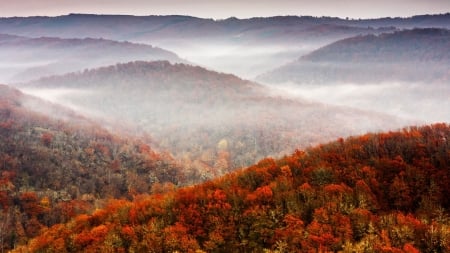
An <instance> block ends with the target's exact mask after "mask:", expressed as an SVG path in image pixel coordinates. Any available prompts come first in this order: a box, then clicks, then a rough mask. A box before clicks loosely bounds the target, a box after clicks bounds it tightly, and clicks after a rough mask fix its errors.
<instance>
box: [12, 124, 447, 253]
mask: <svg viewBox="0 0 450 253" xmlns="http://www.w3.org/2000/svg"><path fill="white" fill-rule="evenodd" d="M449 168H450V126H449V125H447V124H435V125H429V126H422V127H410V128H405V129H403V130H401V131H398V132H386V133H379V134H365V135H362V136H357V137H350V138H348V139H345V140H343V139H339V140H337V141H335V142H332V143H329V144H324V145H320V146H317V147H315V148H311V149H308V150H306V151H297V152H295V153H294V154H293V155H290V156H286V157H284V158H283V159H280V160H273V159H270V158H267V159H264V160H262V161H260V162H259V163H258V164H256V165H254V166H251V167H249V168H247V169H244V170H242V171H238V172H234V173H232V174H228V175H226V176H224V177H222V178H219V179H215V180H213V181H210V182H206V183H204V184H201V185H197V186H192V187H188V188H182V189H179V190H176V191H168V192H167V191H166V192H164V191H160V193H159V194H154V195H142V196H140V197H137V198H135V199H134V201H132V202H130V201H125V200H111V201H110V202H109V204H108V205H107V206H106V207H105V208H103V209H99V210H97V211H95V212H94V213H92V214H89V215H80V216H77V217H75V218H74V219H72V220H71V221H70V222H68V223H66V224H59V225H56V226H54V227H52V228H50V229H48V230H45V231H42V234H41V235H39V236H38V237H36V238H35V239H33V240H32V241H31V242H30V243H29V244H28V245H27V246H24V247H23V248H19V249H18V250H17V251H16V252H23V251H24V250H29V251H30V252H43V251H45V252H78V251H84V252H99V251H103V252H108V251H115V250H118V251H123V252H131V251H136V252H148V251H153V252H173V251H180V252H194V251H196V252H263V251H264V252H309V251H317V250H319V251H322V252H442V253H444V252H449V251H450V218H449V211H450V210H449V208H450V201H449V198H448V196H449V194H450V189H449V187H448V185H449V184H450V169H449Z"/></svg>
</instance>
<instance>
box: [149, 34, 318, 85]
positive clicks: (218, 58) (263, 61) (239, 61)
mask: <svg viewBox="0 0 450 253" xmlns="http://www.w3.org/2000/svg"><path fill="white" fill-rule="evenodd" d="M157 45H158V46H160V47H163V48H166V49H168V50H170V51H173V52H175V53H177V55H179V56H180V57H181V58H183V59H187V60H188V61H189V62H193V63H195V64H198V65H200V66H203V67H206V68H208V69H211V70H215V71H219V72H224V73H232V74H235V75H237V76H239V77H242V78H245V79H254V78H255V77H256V76H258V75H259V74H261V73H264V72H266V71H269V70H272V69H274V68H276V67H278V66H281V65H284V64H286V63H289V62H291V61H293V60H295V59H297V58H298V57H299V56H300V55H303V54H306V53H307V52H310V51H312V50H314V49H316V48H317V47H319V46H320V44H306V43H299V44H293V45H275V44H274V45H266V44H254V45H252V44H248V45H246V44H242V43H233V42H230V43H224V42H223V41H219V40H211V42H199V41H195V42H190V41H184V43H182V45H180V44H179V43H178V42H177V43H172V42H164V43H157Z"/></svg>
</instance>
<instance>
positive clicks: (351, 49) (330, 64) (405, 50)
mask: <svg viewBox="0 0 450 253" xmlns="http://www.w3.org/2000/svg"><path fill="white" fill-rule="evenodd" d="M449 67H450V31H449V30H445V29H414V30H405V31H397V32H394V33H387V34H381V35H378V36H376V35H365V36H357V37H352V38H348V39H344V40H341V41H337V42H334V43H332V44H330V45H328V46H325V47H323V48H320V49H318V50H316V51H314V52H312V53H309V54H307V55H305V56H302V57H301V58H300V59H298V60H297V61H294V62H291V63H289V64H286V65H284V66H282V67H280V68H278V69H275V70H273V71H271V72H268V73H266V74H263V75H261V76H259V77H258V78H257V79H258V80H260V81H264V82H268V83H283V82H284V83H286V82H293V83H297V84H340V83H358V84H363V83H369V84H373V83H380V82H389V81H390V82H394V81H395V82H408V83H427V84H429V83H448V81H450V75H449V72H448V69H449Z"/></svg>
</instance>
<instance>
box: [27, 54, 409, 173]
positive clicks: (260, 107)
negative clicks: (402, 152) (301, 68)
mask: <svg viewBox="0 0 450 253" xmlns="http://www.w3.org/2000/svg"><path fill="white" fill-rule="evenodd" d="M23 88H26V89H27V90H28V91H29V92H33V90H34V91H41V92H48V91H51V90H54V91H55V90H56V91H58V90H72V91H73V92H69V93H67V94H65V95H63V96H61V97H59V98H58V99H56V100H55V101H57V102H60V103H63V104H70V105H74V106H77V107H78V108H79V109H80V110H82V111H84V112H86V113H88V114H90V115H93V116H97V117H99V116H100V118H103V119H104V120H103V121H104V122H108V121H109V122H113V124H114V122H115V121H117V122H119V123H123V122H126V123H128V124H130V125H135V126H138V127H139V128H140V130H142V131H144V132H147V133H150V134H151V135H152V137H154V139H155V140H156V141H158V142H159V144H160V145H161V148H164V149H167V150H169V151H170V152H172V153H173V154H174V155H175V156H176V157H178V158H179V159H183V163H184V164H185V166H186V167H191V166H193V167H195V168H196V169H195V170H194V171H203V173H202V174H201V175H200V177H204V178H211V177H213V176H216V175H220V174H223V173H224V172H226V171H227V170H229V169H233V168H236V167H241V166H244V165H249V164H252V163H254V162H255V161H257V160H259V159H261V158H263V157H267V156H280V155H283V154H286V153H289V152H291V151H292V150H294V149H295V148H297V147H305V146H308V145H310V144H314V143H319V142H320V141H323V140H330V139H333V138H336V137H339V136H347V135H351V134H357V133H362V132H365V131H367V130H378V129H383V128H384V129H389V128H396V127H399V126H401V125H402V124H404V121H401V120H399V119H396V118H393V117H390V116H386V115H382V114H377V113H370V112H365V111H360V110H356V109H350V108H340V107H332V106H327V105H323V104H317V103H312V102H308V101H304V100H300V99H288V98H283V97H281V96H277V95H276V93H274V92H272V91H271V90H270V89H268V88H266V87H264V86H261V85H259V84H256V83H252V82H249V81H245V80H242V79H239V78H237V77H236V76H233V75H229V74H221V73H217V72H212V71H208V70H206V69H203V68H200V67H194V66H189V65H184V64H170V63H169V62H131V63H127V64H118V65H115V66H110V67H105V68H99V69H94V70H89V71H86V72H83V73H74V74H68V75H65V76H56V77H50V78H44V79H41V80H38V81H35V82H32V83H28V84H25V85H24V86H23ZM274 94H275V95H274ZM355 122H359V123H358V124H356V123H355ZM337 126H339V127H337ZM199 168H200V169H199ZM197 177H198V176H197Z"/></svg>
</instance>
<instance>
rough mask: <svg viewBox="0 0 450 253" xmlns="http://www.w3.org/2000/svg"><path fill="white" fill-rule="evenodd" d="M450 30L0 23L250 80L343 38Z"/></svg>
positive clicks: (38, 20) (279, 22)
mask: <svg viewBox="0 0 450 253" xmlns="http://www.w3.org/2000/svg"><path fill="white" fill-rule="evenodd" d="M449 24H450V14H441V15H422V16H414V17H409V18H381V19H367V20H364V19H362V20H353V19H348V20H347V19H340V18H332V17H311V16H277V17H267V18H258V17H256V18H250V19H237V18H228V19H223V20H213V19H202V18H196V17H189V16H124V15H91V14H70V15H66V16H58V17H13V18H0V33H7V34H14V35H21V36H28V37H41V36H50V37H61V38H85V37H90V38H104V39H110V40H117V41H124V40H126V41H131V42H138V43H145V44H151V45H155V46H159V47H161V48H165V49H169V50H171V51H174V52H176V53H177V54H178V55H180V56H181V57H182V58H184V59H187V60H189V61H191V62H195V63H198V64H201V65H202V66H207V67H209V68H211V69H214V70H217V71H223V72H227V73H233V74H236V75H239V76H241V77H244V78H248V79H250V78H254V77H255V76H257V75H258V74H261V73H263V72H266V71H269V70H271V69H274V68H276V67H278V66H280V65H282V64H286V63H288V62H290V61H293V60H295V59H296V58H297V57H298V56H299V55H304V54H307V53H309V52H311V51H313V50H316V49H318V48H320V47H323V46H325V45H327V44H330V43H332V42H334V41H337V40H341V39H344V38H348V37H353V36H357V35H366V34H380V33H383V32H392V31H395V30H398V29H412V28H429V27H437V28H446V29H450V25H449Z"/></svg>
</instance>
